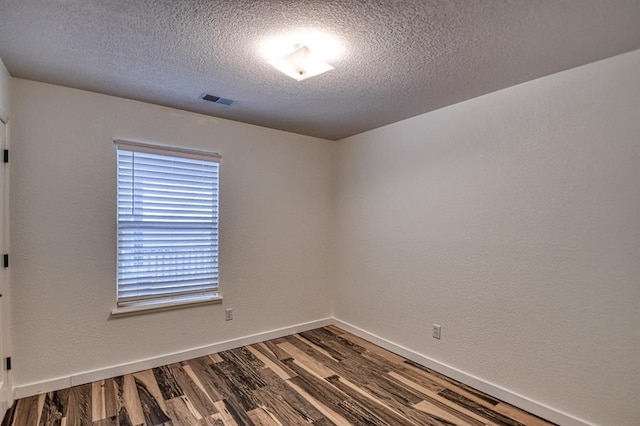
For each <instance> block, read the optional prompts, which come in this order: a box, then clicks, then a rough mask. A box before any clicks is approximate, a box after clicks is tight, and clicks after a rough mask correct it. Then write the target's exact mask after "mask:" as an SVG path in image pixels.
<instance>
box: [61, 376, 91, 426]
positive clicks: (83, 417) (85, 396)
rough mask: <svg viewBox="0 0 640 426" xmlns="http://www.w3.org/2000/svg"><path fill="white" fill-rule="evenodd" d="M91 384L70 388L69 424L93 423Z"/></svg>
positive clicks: (79, 425) (83, 424) (82, 424)
mask: <svg viewBox="0 0 640 426" xmlns="http://www.w3.org/2000/svg"><path fill="white" fill-rule="evenodd" d="M92 423H93V422H92V420H91V384H86V385H81V386H73V387H72V388H71V389H69V408H68V409H67V424H71V425H78V426H85V425H91V424H92Z"/></svg>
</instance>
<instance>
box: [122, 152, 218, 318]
mask: <svg viewBox="0 0 640 426" xmlns="http://www.w3.org/2000/svg"><path fill="white" fill-rule="evenodd" d="M115 143H116V150H117V166H118V170H117V177H118V197H117V203H118V251H117V257H118V258H117V269H118V270H117V298H118V308H116V310H115V311H114V315H116V314H119V313H127V312H135V311H138V310H146V309H153V308H158V307H165V308H166V307H173V306H177V305H183V304H194V303H204V302H210V301H217V300H220V295H219V293H218V181H219V173H218V169H219V162H220V155H219V154H216V153H209V152H204V151H197V150H190V149H182V148H169V147H161V146H154V145H147V144H141V143H137V142H129V141H123V140H117V141H115Z"/></svg>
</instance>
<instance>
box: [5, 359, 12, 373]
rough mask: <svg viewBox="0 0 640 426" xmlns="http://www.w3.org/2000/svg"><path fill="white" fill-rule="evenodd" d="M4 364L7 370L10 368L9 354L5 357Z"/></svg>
mask: <svg viewBox="0 0 640 426" xmlns="http://www.w3.org/2000/svg"><path fill="white" fill-rule="evenodd" d="M5 366H6V367H7V371H10V370H11V357H10V356H8V357H7V358H6V359H5Z"/></svg>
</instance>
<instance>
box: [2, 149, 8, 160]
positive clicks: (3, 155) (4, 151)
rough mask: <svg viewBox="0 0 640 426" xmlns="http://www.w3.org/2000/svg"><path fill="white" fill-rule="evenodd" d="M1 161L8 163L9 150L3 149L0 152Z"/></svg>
mask: <svg viewBox="0 0 640 426" xmlns="http://www.w3.org/2000/svg"><path fill="white" fill-rule="evenodd" d="M2 157H3V158H2V161H3V162H5V163H8V162H9V150H8V149H3V150H2Z"/></svg>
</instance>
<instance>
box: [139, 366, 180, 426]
mask: <svg viewBox="0 0 640 426" xmlns="http://www.w3.org/2000/svg"><path fill="white" fill-rule="evenodd" d="M167 368H168V367H167ZM143 373H144V372H143ZM153 375H154V376H155V374H153ZM147 377H148V378H149V380H145V378H147ZM133 379H134V382H135V384H136V389H137V391H138V397H139V398H140V406H141V407H142V413H143V415H144V421H145V424H146V425H163V424H165V423H169V422H170V421H171V418H169V416H167V413H166V406H165V404H164V401H162V400H161V398H158V396H157V393H156V392H157V391H156V389H154V386H153V385H152V384H151V383H152V382H150V375H148V374H147V375H146V376H145V375H143V374H141V373H136V374H134V376H133ZM157 386H158V387H159V385H157ZM154 391H156V392H154ZM159 392H160V393H162V389H160V390H159Z"/></svg>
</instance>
